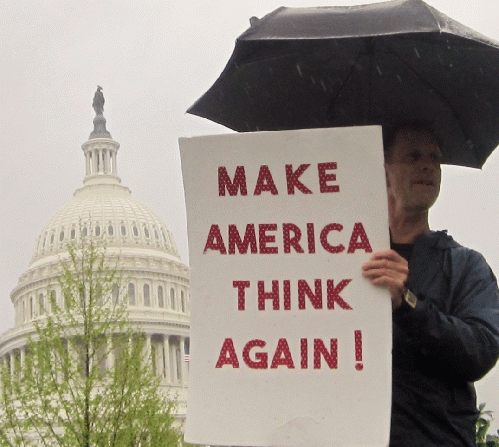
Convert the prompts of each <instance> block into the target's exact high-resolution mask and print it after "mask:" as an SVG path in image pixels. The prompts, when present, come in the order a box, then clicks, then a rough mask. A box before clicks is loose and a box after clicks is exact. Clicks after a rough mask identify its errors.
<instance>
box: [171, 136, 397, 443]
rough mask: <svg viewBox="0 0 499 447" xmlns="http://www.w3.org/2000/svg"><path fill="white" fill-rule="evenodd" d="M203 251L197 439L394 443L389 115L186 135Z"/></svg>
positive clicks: (195, 242)
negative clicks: (377, 268)
mask: <svg viewBox="0 0 499 447" xmlns="http://www.w3.org/2000/svg"><path fill="white" fill-rule="evenodd" d="M180 150H181V158H182V170H183V176H184V188H185V197H186V206H187V224H188V236H189V253H190V264H191V268H192V271H191V363H190V368H191V370H190V379H189V399H188V406H187V421H186V435H185V438H186V440H187V442H190V443H193V444H205V445H206V444H208V445H232V446H234V445H239V446H286V447H292V446H307V447H313V446H317V447H327V446H337V445H345V446H347V445H348V446H352V445H369V446H378V445H379V446H386V445H387V444H388V434H389V422H390V401H391V302H390V297H389V294H388V292H387V291H386V290H384V289H380V288H376V287H373V286H372V285H371V284H370V283H369V282H368V281H367V280H366V279H364V278H363V277H362V273H361V265H362V263H364V262H365V261H367V260H368V259H369V258H370V256H371V255H372V253H373V252H375V251H378V250H384V249H387V248H389V232H388V211H387V199H386V184H385V174H384V168H383V152H382V139H381V128H380V127H377V126H370V127H357V128H342V129H313V130H294V131H282V132H257V133H246V134H231V135H222V136H207V137H196V138H189V139H180Z"/></svg>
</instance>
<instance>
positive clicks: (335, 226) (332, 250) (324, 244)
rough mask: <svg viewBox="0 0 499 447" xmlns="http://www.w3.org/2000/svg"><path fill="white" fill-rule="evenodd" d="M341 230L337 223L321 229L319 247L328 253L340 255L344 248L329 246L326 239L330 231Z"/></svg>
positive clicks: (341, 246) (341, 227)
mask: <svg viewBox="0 0 499 447" xmlns="http://www.w3.org/2000/svg"><path fill="white" fill-rule="evenodd" d="M341 230H343V225H341V224H339V223H330V224H328V225H326V226H325V227H324V228H323V229H322V231H321V245H322V247H323V248H324V250H326V251H328V252H329V253H341V252H342V251H343V250H345V246H344V245H343V244H339V245H331V244H330V243H329V242H328V240H327V237H328V235H329V233H330V232H331V231H341Z"/></svg>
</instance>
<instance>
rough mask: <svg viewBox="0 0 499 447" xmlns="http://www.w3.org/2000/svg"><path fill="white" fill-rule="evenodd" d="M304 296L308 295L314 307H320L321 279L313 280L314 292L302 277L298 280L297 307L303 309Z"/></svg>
mask: <svg viewBox="0 0 499 447" xmlns="http://www.w3.org/2000/svg"><path fill="white" fill-rule="evenodd" d="M305 296H308V298H309V299H310V302H311V303H312V306H314V308H315V309H322V281H321V280H320V279H316V280H315V294H314V293H313V292H312V289H311V288H310V286H309V285H308V283H307V281H305V280H304V279H299V280H298V309H305Z"/></svg>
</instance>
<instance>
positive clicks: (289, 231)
mask: <svg viewBox="0 0 499 447" xmlns="http://www.w3.org/2000/svg"><path fill="white" fill-rule="evenodd" d="M257 228H258V230H257ZM342 231H343V225H342V224H339V223H330V224H327V225H325V226H324V227H322V229H321V230H320V231H319V232H318V236H319V243H320V246H321V247H322V248H323V249H324V250H325V251H327V252H329V253H342V252H344V251H345V250H346V252H347V253H349V254H351V253H355V251H356V250H364V251H365V252H366V253H371V252H372V248H371V243H370V242H369V238H368V237H367V233H366V230H365V229H364V225H362V223H361V222H356V223H355V224H354V226H353V228H352V230H351V232H350V240H349V242H348V248H347V247H345V246H344V245H343V244H342V243H341V242H340V243H336V244H333V243H332V241H330V238H332V235H331V234H332V233H333V234H334V233H341V232H342ZM304 234H306V236H305V237H303V239H305V240H304V241H303V242H302V236H304ZM278 236H279V238H280V242H279V244H282V248H281V250H279V248H280V247H279V246H278V245H275V244H277V237H278ZM338 242H339V241H338ZM345 242H346V241H345ZM316 246H317V244H316V228H315V225H314V224H313V223H307V224H306V229H302V228H300V227H299V226H298V225H295V224H293V223H283V224H282V226H281V228H280V229H279V226H278V225H277V224H276V223H265V224H258V225H257V226H256V225H255V224H252V223H250V224H247V225H246V229H245V230H244V235H243V236H242V237H241V231H240V230H239V229H238V227H237V225H234V224H229V225H228V228H227V233H225V234H224V235H222V231H221V230H220V226H219V225H217V224H213V225H211V227H210V231H209V232H208V236H207V238H206V244H205V246H204V250H203V253H206V252H207V251H208V250H212V251H218V252H219V253H220V254H222V255H226V254H229V255H233V254H236V250H237V252H238V253H239V254H248V253H252V254H278V253H280V252H281V253H284V254H289V253H291V251H292V250H293V251H294V252H296V253H305V251H307V253H310V254H313V253H315V251H316Z"/></svg>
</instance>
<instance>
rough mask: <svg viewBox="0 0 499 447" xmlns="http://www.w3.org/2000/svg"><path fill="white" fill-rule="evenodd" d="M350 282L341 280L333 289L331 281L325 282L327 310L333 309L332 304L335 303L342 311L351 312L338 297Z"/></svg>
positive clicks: (347, 305)
mask: <svg viewBox="0 0 499 447" xmlns="http://www.w3.org/2000/svg"><path fill="white" fill-rule="evenodd" d="M350 281H352V280H351V279H342V280H341V281H340V283H339V284H338V285H337V286H336V287H334V281H333V280H332V279H328V280H327V308H328V309H334V303H337V304H338V306H340V307H341V308H342V309H347V310H351V309H352V308H351V307H350V306H349V304H348V303H347V302H346V301H345V300H343V298H342V297H341V296H340V292H341V291H342V290H343V289H344V288H345V287H346V286H347V285H348V284H349V283H350Z"/></svg>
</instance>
